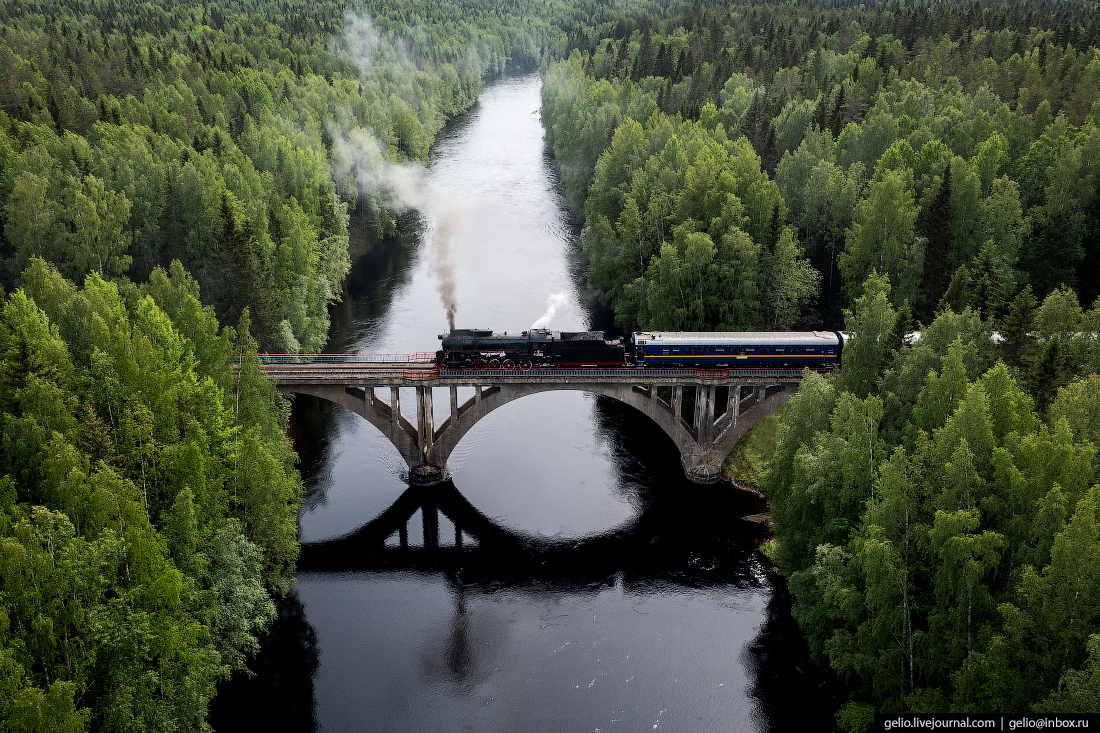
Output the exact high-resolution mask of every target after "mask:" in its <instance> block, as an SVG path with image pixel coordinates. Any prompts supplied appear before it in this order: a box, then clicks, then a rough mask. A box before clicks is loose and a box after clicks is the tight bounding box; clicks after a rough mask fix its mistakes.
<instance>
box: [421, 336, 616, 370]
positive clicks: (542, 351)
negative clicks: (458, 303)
mask: <svg viewBox="0 0 1100 733" xmlns="http://www.w3.org/2000/svg"><path fill="white" fill-rule="evenodd" d="M439 338H440V339H442V341H443V347H442V348H441V349H440V350H439V351H437V352H436V363H437V364H439V366H440V367H441V368H444V369H521V370H527V369H530V368H531V367H548V366H557V367H604V368H610V367H622V366H624V365H626V350H625V349H624V348H623V344H622V342H621V341H618V340H608V339H605V338H604V337H603V331H572V332H571V331H550V330H548V329H545V328H533V329H531V330H530V331H524V332H523V333H518V334H515V333H513V334H510V333H493V332H492V331H490V330H488V329H454V330H453V331H451V332H450V333H444V334H440V336H439Z"/></svg>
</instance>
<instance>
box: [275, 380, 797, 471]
mask: <svg viewBox="0 0 1100 733" xmlns="http://www.w3.org/2000/svg"><path fill="white" fill-rule="evenodd" d="M642 376H644V375H642ZM278 378H279V389H280V390H282V391H284V392H296V393H300V394H309V395H313V396H315V397H319V398H321V399H324V400H329V401H330V402H335V403H336V404H338V405H342V406H344V407H346V408H348V409H349V410H351V411H353V412H355V413H356V414H357V415H359V416H360V417H363V418H364V419H366V420H367V421H368V422H370V423H371V424H372V425H374V426H375V427H377V428H378V429H379V430H380V431H381V432H382V434H383V435H385V436H386V437H387V438H389V440H390V442H391V443H393V445H394V446H395V447H396V448H397V450H398V452H399V453H400V454H401V457H402V458H404V459H405V462H406V463H407V464H408V466H409V480H410V482H411V483H413V484H419V485H432V484H437V483H439V482H441V481H443V480H445V479H446V467H447V459H448V458H450V455H451V452H452V451H453V450H454V449H455V447H456V446H457V445H458V443H459V441H461V440H462V438H463V436H465V435H466V433H468V432H469V431H470V429H471V428H473V426H474V425H475V424H476V423H477V422H478V421H479V420H481V419H482V418H483V417H485V416H486V415H488V414H489V413H490V412H492V411H493V410H496V409H497V408H499V407H502V406H504V405H506V404H508V403H509V402H514V401H515V400H518V399H521V398H523V397H526V396H528V395H532V394H538V393H540V392H550V391H558V390H576V391H584V392H592V393H594V394H598V395H603V396H605V397H609V398H611V399H613V400H617V401H619V402H622V403H624V404H626V405H629V406H631V407H633V408H635V409H636V410H638V411H639V412H641V413H643V414H644V415H646V416H647V417H649V418H650V419H651V420H652V421H653V422H655V423H657V425H658V426H659V427H660V428H661V430H662V431H663V432H664V433H665V434H666V435H668V436H669V438H671V439H672V442H673V443H675V444H676V447H677V449H678V450H679V451H680V459H681V462H682V463H683V466H684V471H685V473H686V474H687V476H688V478H690V479H691V480H692V481H695V482H696V483H713V482H715V481H717V480H718V479H719V478H720V476H721V466H722V461H723V460H724V459H725V457H726V456H727V455H728V454H729V452H730V450H732V449H733V446H734V444H736V443H737V441H738V440H739V439H740V438H741V436H742V435H744V433H745V432H746V431H748V429H749V428H751V427H752V426H753V425H754V424H756V422H757V421H759V420H760V419H761V418H762V417H764V416H765V415H767V414H768V413H770V412H772V411H773V410H775V409H776V408H778V407H780V406H781V405H783V404H785V403H786V401H787V400H788V399H789V398H790V396H791V394H793V392H794V388H795V387H796V386H797V379H793V378H787V379H784V380H781V381H780V380H773V381H770V382H769V381H761V380H753V381H752V382H751V383H749V384H743V383H740V382H738V381H737V380H736V379H731V380H728V381H727V383H723V384H721V385H719V384H716V383H712V382H705V381H703V380H701V379H700V380H697V381H694V382H692V381H686V382H685V380H683V379H676V380H674V381H673V383H671V384H669V385H667V386H668V387H669V389H670V393H671V399H670V400H669V401H668V402H666V401H665V400H663V399H660V398H659V397H658V396H657V389H658V386H663V385H659V384H654V383H650V384H644V385H638V384H630V383H625V382H623V381H612V380H607V381H597V380H589V379H582V378H577V377H564V378H562V379H560V380H554V381H551V380H516V381H499V382H496V383H494V384H492V385H484V384H469V383H465V384H463V383H462V382H461V380H457V379H447V380H442V379H440V380H432V381H431V382H425V381H423V380H409V381H408V382H407V383H406V382H405V381H404V380H394V379H391V380H389V384H388V386H389V389H390V400H389V401H388V402H387V401H385V400H383V399H380V398H379V397H377V396H376V395H375V386H374V385H367V384H361V383H359V382H361V381H362V380H355V382H354V383H351V384H348V383H339V382H335V383H334V382H332V381H319V380H318V381H311V380H309V379H305V378H294V376H293V374H292V373H288V372H281V373H280V374H279V376H278ZM666 381H670V380H666ZM745 381H749V380H745ZM729 382H732V383H729ZM401 386H408V387H414V388H415V389H416V406H417V419H416V424H415V425H414V424H413V423H412V422H411V421H410V420H409V419H407V418H406V417H405V416H404V415H402V414H401V394H400V387H401ZM432 386H446V387H449V388H450V415H449V416H448V417H447V418H446V419H444V420H443V421H442V423H440V424H439V426H438V427H436V425H435V419H434V406H433V402H432ZM459 386H464V387H472V388H473V390H474V394H473V396H472V397H470V398H469V399H468V400H467V401H466V402H464V403H462V404H459V402H458V387H459ZM719 386H722V387H727V388H728V398H727V400H726V403H727V404H725V405H724V406H720V405H716V394H717V390H718V388H719ZM684 387H688V388H689V389H691V388H694V390H695V397H696V399H695V414H694V419H693V420H692V421H691V422H689V421H688V420H686V419H684V417H683V416H682V415H681V405H682V402H683V390H684ZM746 391H748V394H747V396H746V395H745V394H744V393H745V392H746Z"/></svg>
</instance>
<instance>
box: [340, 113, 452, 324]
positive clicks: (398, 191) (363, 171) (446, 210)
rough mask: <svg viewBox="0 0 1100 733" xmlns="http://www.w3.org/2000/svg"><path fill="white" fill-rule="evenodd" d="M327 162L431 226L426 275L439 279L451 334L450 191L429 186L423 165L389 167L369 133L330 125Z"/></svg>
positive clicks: (362, 190)
mask: <svg viewBox="0 0 1100 733" xmlns="http://www.w3.org/2000/svg"><path fill="white" fill-rule="evenodd" d="M329 133H330V134H331V136H332V140H333V145H332V162H333V166H334V168H335V173H336V174H337V176H338V177H341V178H344V179H345V180H346V179H349V178H350V179H351V180H352V181H354V183H355V186H356V187H357V188H358V189H359V191H360V193H363V194H366V195H371V196H380V197H381V198H382V199H383V201H385V202H386V203H387V204H389V205H390V206H392V207H393V208H395V209H401V210H404V209H416V210H418V211H420V213H422V214H424V215H425V216H426V217H427V218H428V219H429V221H430V222H431V223H432V226H431V231H430V236H431V243H432V261H431V272H432V274H433V275H435V277H436V279H437V280H438V281H439V282H438V285H437V286H436V287H437V290H438V292H439V299H440V301H441V302H442V303H443V308H444V310H445V311H446V313H447V323H448V325H449V326H450V328H451V330H454V327H455V314H456V313H457V312H458V300H457V298H456V290H457V286H458V283H457V282H456V280H455V268H454V261H453V259H452V258H451V244H452V241H453V239H454V234H455V230H456V229H457V227H458V224H459V223H460V221H461V219H462V207H461V206H460V204H459V201H458V199H457V197H456V196H455V195H454V194H452V193H451V192H450V191H447V190H445V189H442V188H440V187H439V186H436V185H434V184H433V183H432V181H431V179H430V178H429V177H428V174H427V172H426V171H425V170H424V168H423V166H421V165H418V164H401V163H393V162H391V161H389V160H387V159H386V157H385V156H384V155H383V153H382V147H381V146H380V144H379V142H378V140H377V139H376V138H375V137H374V135H372V134H371V133H370V132H369V131H367V130H365V129H363V128H356V129H354V130H351V131H350V132H345V131H342V130H339V129H337V128H336V126H335V125H330V126H329Z"/></svg>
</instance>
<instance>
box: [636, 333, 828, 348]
mask: <svg viewBox="0 0 1100 733" xmlns="http://www.w3.org/2000/svg"><path fill="white" fill-rule="evenodd" d="M634 342H635V343H639V344H642V343H648V342H656V343H662V344H673V345H681V344H682V345H685V346H690V345H694V344H714V343H721V344H735V345H751V344H775V345H785V346H829V345H835V344H837V343H838V342H839V339H837V337H836V334H835V333H833V332H832V331H786V332H783V331H695V332H692V331H637V332H635V333H634Z"/></svg>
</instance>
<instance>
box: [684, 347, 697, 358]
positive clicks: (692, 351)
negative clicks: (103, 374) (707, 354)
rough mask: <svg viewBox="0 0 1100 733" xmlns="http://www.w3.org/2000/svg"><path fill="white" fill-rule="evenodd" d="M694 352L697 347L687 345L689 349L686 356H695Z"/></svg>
mask: <svg viewBox="0 0 1100 733" xmlns="http://www.w3.org/2000/svg"><path fill="white" fill-rule="evenodd" d="M694 354H695V349H693V348H691V347H690V346H689V347H687V349H686V350H685V351H684V355H685V356H693V355H694Z"/></svg>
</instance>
